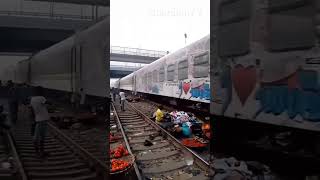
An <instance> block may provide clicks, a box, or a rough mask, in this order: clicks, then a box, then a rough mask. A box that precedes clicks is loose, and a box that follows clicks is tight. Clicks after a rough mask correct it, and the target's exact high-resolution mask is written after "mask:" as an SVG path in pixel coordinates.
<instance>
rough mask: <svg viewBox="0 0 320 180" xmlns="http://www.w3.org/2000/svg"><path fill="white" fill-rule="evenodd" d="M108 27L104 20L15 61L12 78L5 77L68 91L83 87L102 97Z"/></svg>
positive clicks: (104, 93)
mask: <svg viewBox="0 0 320 180" xmlns="http://www.w3.org/2000/svg"><path fill="white" fill-rule="evenodd" d="M108 27H109V20H108V18H107V19H104V20H102V21H100V22H98V23H97V24H95V25H93V26H92V27H89V28H88V29H85V30H83V31H81V32H79V33H76V34H75V35H73V36H71V37H69V38H67V39H66V40H64V41H62V42H60V43H57V44H55V45H53V46H51V47H49V48H48V49H45V50H43V51H40V52H39V53H37V54H35V55H34V56H32V57H30V58H29V59H27V60H23V61H21V62H19V63H18V64H17V65H16V67H15V68H14V72H15V73H14V74H15V76H13V75H9V74H8V73H7V74H8V75H7V76H8V77H10V79H13V80H14V81H15V82H17V83H23V82H25V83H28V84H30V85H32V86H42V87H44V88H48V89H53V90H60V91H69V92H76V91H79V89H80V88H83V89H84V91H85V92H86V94H88V95H92V96H99V97H106V96H107V94H108V93H107V92H108V91H109V79H108V78H107V73H108V71H107V63H106V59H107V57H106V51H105V50H106V49H109V47H108V46H109V41H108V34H109V28H108Z"/></svg>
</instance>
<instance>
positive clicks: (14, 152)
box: [5, 130, 28, 180]
mask: <svg viewBox="0 0 320 180" xmlns="http://www.w3.org/2000/svg"><path fill="white" fill-rule="evenodd" d="M5 134H6V136H7V138H8V140H9V146H10V150H11V151H12V155H13V158H14V161H15V163H16V165H17V168H18V171H19V175H20V179H21V180H28V178H27V175H26V172H25V171H24V168H23V165H22V163H21V161H20V158H19V155H18V152H17V149H16V146H15V144H14V140H13V138H12V135H11V133H10V131H7V130H6V131H5Z"/></svg>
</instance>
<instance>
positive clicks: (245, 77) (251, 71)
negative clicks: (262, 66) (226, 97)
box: [232, 65, 257, 105]
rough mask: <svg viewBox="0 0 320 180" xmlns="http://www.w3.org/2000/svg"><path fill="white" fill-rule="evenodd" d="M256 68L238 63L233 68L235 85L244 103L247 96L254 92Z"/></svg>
mask: <svg viewBox="0 0 320 180" xmlns="http://www.w3.org/2000/svg"><path fill="white" fill-rule="evenodd" d="M256 81H257V78H256V68H255V67H254V66H249V67H246V68H245V67H243V66H242V65H237V66H236V67H235V68H234V69H233V70H232V82H233V87H234V89H235V91H236V93H237V95H238V97H239V99H240V101H241V103H242V105H244V104H245V102H246V101H247V98H248V97H249V96H250V94H251V93H252V92H253V90H254V88H255V86H256Z"/></svg>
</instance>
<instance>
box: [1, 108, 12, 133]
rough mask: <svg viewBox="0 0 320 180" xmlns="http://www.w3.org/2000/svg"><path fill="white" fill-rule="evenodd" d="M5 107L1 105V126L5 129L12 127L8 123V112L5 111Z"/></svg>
mask: <svg viewBox="0 0 320 180" xmlns="http://www.w3.org/2000/svg"><path fill="white" fill-rule="evenodd" d="M3 111H4V108H3V106H2V105H0V126H1V128H3V129H10V125H9V124H8V123H7V114H5V113H4V112H3Z"/></svg>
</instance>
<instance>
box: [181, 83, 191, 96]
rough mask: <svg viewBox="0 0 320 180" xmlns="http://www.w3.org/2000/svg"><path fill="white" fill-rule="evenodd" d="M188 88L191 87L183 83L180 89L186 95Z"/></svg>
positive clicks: (189, 84)
mask: <svg viewBox="0 0 320 180" xmlns="http://www.w3.org/2000/svg"><path fill="white" fill-rule="evenodd" d="M190 87H191V83H189V82H188V83H183V85H182V89H183V92H184V93H185V94H188V92H189V90H190Z"/></svg>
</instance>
